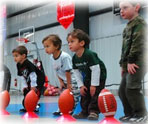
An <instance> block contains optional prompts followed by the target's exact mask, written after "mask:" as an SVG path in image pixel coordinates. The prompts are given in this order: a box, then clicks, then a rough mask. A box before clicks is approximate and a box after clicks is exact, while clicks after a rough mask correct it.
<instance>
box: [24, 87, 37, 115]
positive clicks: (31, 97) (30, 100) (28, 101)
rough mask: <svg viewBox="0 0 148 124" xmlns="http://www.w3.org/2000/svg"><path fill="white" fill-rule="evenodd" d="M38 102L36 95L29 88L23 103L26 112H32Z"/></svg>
mask: <svg viewBox="0 0 148 124" xmlns="http://www.w3.org/2000/svg"><path fill="white" fill-rule="evenodd" d="M37 102H38V96H37V94H36V93H35V91H34V90H31V91H30V92H29V93H28V94H27V95H26V97H25V101H24V105H25V108H26V110H27V112H33V111H34V110H35V108H36V105H37Z"/></svg>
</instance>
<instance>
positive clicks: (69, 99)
mask: <svg viewBox="0 0 148 124" xmlns="http://www.w3.org/2000/svg"><path fill="white" fill-rule="evenodd" d="M74 104H75V101H74V96H73V94H72V92H70V90H69V89H66V90H64V91H63V92H62V93H61V94H60V97H59V100H58V105H59V109H60V111H61V112H62V113H63V114H69V112H70V111H72V110H73V107H74Z"/></svg>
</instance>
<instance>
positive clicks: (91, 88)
mask: <svg viewBox="0 0 148 124" xmlns="http://www.w3.org/2000/svg"><path fill="white" fill-rule="evenodd" d="M95 92H96V87H95V86H90V95H91V96H94V95H95Z"/></svg>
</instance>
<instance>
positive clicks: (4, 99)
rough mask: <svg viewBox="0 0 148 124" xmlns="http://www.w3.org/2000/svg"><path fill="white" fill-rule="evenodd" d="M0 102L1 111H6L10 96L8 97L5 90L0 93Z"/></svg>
mask: <svg viewBox="0 0 148 124" xmlns="http://www.w3.org/2000/svg"><path fill="white" fill-rule="evenodd" d="M0 102H1V105H0V108H1V109H6V107H7V106H8V105H9V102H10V95H9V92H8V91H7V90H5V91H2V92H1V93H0Z"/></svg>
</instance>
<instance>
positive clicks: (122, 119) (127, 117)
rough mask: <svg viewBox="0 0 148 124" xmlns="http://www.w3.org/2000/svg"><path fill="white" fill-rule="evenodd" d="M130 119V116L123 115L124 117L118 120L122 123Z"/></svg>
mask: <svg viewBox="0 0 148 124" xmlns="http://www.w3.org/2000/svg"><path fill="white" fill-rule="evenodd" d="M131 117H132V116H131V115H130V116H127V115H125V116H122V117H120V118H119V120H120V121H122V122H127V121H129V119H130V118H131Z"/></svg>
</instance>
